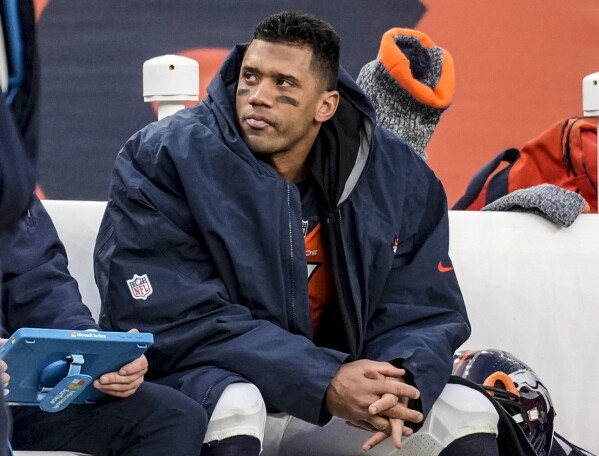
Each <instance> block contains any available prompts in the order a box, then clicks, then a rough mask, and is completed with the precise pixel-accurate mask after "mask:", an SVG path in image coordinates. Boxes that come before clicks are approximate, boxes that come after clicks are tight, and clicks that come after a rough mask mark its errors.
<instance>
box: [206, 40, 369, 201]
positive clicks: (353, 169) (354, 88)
mask: <svg viewBox="0 0 599 456" xmlns="http://www.w3.org/2000/svg"><path fill="white" fill-rule="evenodd" d="M248 45H249V44H248V43H244V44H238V45H236V46H235V47H234V48H233V49H232V50H231V52H230V53H229V55H228V56H227V58H226V59H225V61H224V62H223V64H222V66H221V68H220V70H219V71H218V73H217V75H216V76H215V77H214V78H213V80H212V82H211V83H210V85H209V86H208V97H207V98H206V99H205V100H204V102H205V103H206V104H207V105H208V107H209V108H210V109H211V110H212V112H213V113H214V115H215V116H216V118H217V122H218V123H219V125H220V126H221V131H231V132H235V134H236V135H237V136H238V137H239V138H241V133H240V130H239V126H238V125H237V121H236V113H235V96H236V95H235V94H236V88H237V80H238V76H239V71H240V69H241V64H242V61H243V56H244V54H245V51H246V50H247V47H248ZM337 90H338V91H339V93H340V95H341V101H340V104H339V108H338V109H337V112H336V113H335V115H334V116H333V118H332V119H330V120H329V121H327V122H325V123H324V124H323V125H322V127H321V130H320V133H319V135H318V137H317V139H316V141H315V144H314V146H313V152H312V153H311V172H312V174H313V176H314V177H315V179H316V181H317V182H318V183H319V184H320V187H321V188H322V190H323V192H324V195H325V198H326V199H327V201H328V206H329V208H330V209H332V208H334V207H336V206H337V205H339V204H340V203H341V202H343V201H344V200H345V199H346V198H347V196H348V195H349V193H351V190H352V189H353V187H354V185H355V183H356V182H357V179H358V178H359V176H360V174H361V172H362V170H363V168H364V166H365V164H366V159H367V157H368V154H369V150H370V143H371V137H372V130H373V125H374V123H375V111H374V107H373V105H372V104H371V102H370V100H369V99H368V97H367V96H366V95H365V94H364V92H362V90H361V89H360V87H359V86H358V85H357V84H356V83H355V82H354V80H353V79H352V78H351V76H350V75H349V73H347V71H345V69H344V68H342V67H340V68H339V79H338V82H337ZM223 127H226V128H223Z"/></svg>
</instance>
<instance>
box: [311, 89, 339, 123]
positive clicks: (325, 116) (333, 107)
mask: <svg viewBox="0 0 599 456" xmlns="http://www.w3.org/2000/svg"><path fill="white" fill-rule="evenodd" d="M337 106H339V92H337V91H336V90H331V91H326V92H324V93H323V94H322V95H321V96H320V100H319V103H318V109H317V110H316V116H315V117H314V120H316V121H317V122H320V123H322V122H326V121H327V120H329V119H330V118H331V117H333V114H335V111H337Z"/></svg>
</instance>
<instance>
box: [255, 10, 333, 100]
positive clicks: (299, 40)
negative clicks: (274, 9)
mask: <svg viewBox="0 0 599 456" xmlns="http://www.w3.org/2000/svg"><path fill="white" fill-rule="evenodd" d="M252 40H262V41H267V42H270V43H283V44H290V45H294V46H307V47H309V48H310V49H312V52H313V57H312V62H311V68H312V70H314V72H315V73H316V75H317V76H318V77H319V78H320V79H321V81H322V82H323V83H324V85H325V87H326V90H334V89H335V87H336V85H337V79H338V77H339V53H340V41H341V40H340V38H339V35H338V34H337V32H336V31H335V30H334V29H333V27H332V26H331V24H329V23H328V22H325V21H323V20H322V19H320V18H319V17H317V16H314V15H313V14H309V13H304V12H302V11H283V12H280V13H277V14H274V15H272V16H269V17H267V18H266V19H264V20H262V21H261V22H260V23H259V24H258V25H256V29H255V30H254V35H253V37H252Z"/></svg>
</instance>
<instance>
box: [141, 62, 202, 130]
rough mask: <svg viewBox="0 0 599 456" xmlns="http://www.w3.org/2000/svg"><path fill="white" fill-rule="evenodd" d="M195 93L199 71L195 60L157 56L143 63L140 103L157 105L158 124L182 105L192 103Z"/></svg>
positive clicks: (198, 87)
mask: <svg viewBox="0 0 599 456" xmlns="http://www.w3.org/2000/svg"><path fill="white" fill-rule="evenodd" d="M199 92H200V69H199V65H198V62H196V61H195V60H193V59H190V58H188V57H183V56H180V55H161V56H159V57H154V58H153V59H150V60H146V61H145V62H144V65H143V96H144V101H145V102H153V101H155V102H157V103H158V120H160V119H163V118H164V117H166V116H170V115H172V114H174V113H176V112H177V111H178V110H179V109H183V108H184V107H185V102H186V101H196V100H197V99H198V97H199Z"/></svg>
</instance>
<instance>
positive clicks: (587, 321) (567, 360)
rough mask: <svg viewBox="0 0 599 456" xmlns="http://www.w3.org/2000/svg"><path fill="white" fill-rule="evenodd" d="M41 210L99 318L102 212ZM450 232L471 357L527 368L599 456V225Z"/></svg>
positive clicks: (533, 223) (475, 221) (474, 215)
mask: <svg viewBox="0 0 599 456" xmlns="http://www.w3.org/2000/svg"><path fill="white" fill-rule="evenodd" d="M44 204H45V206H46V208H47V210H48V212H49V213H50V215H51V217H52V219H53V221H54V223H55V224H56V227H57V230H58V233H59V235H60V237H61V239H62V241H63V242H64V244H65V246H66V249H67V252H68V255H69V261H70V266H69V268H70V271H71V273H72V274H73V276H74V277H75V278H76V279H77V280H78V282H79V285H80V290H81V293H82V295H83V299H84V302H85V303H86V304H87V305H88V306H89V307H90V308H91V309H92V313H93V314H94V317H96V318H97V316H98V312H99V306H100V299H99V295H98V291H97V289H96V287H95V283H94V279H93V267H92V252H93V247H94V243H95V238H96V234H97V229H98V226H99V224H100V220H101V218H102V214H103V211H104V207H105V203H104V202H89V201H44ZM450 228H451V231H450V233H451V239H450V250H451V257H452V260H453V263H454V266H455V268H456V272H457V275H458V278H459V281H460V285H461V287H462V291H463V294H464V298H465V300H466V305H467V307H468V310H469V314H470V320H471V322H472V328H473V330H472V337H471V338H470V340H469V341H468V342H466V344H464V348H473V349H476V348H501V349H505V350H507V351H509V352H511V353H512V354H514V355H516V356H517V357H518V358H520V359H522V360H523V361H524V362H526V363H527V364H529V365H530V366H531V367H532V368H533V369H534V370H535V371H536V372H537V374H538V375H539V377H540V378H541V379H542V380H543V381H544V382H545V383H546V385H547V386H548V388H549V391H550V393H551V396H552V398H553V402H554V404H555V408H556V410H557V418H556V429H557V430H558V432H560V433H561V434H562V435H564V436H565V437H566V438H567V439H569V440H571V441H572V442H573V443H575V444H578V445H581V446H582V447H584V448H586V449H588V450H589V451H593V452H595V453H599V434H597V433H595V432H594V431H593V430H592V429H593V426H594V424H595V421H594V418H596V417H597V416H598V413H597V411H598V410H599V396H598V395H597V392H596V379H599V362H598V361H597V360H596V358H595V354H596V351H595V350H596V349H597V347H599V216H598V215H582V216H580V217H579V219H578V220H576V222H575V223H574V225H572V226H571V227H570V228H567V229H565V228H559V227H557V226H556V225H554V224H552V223H551V222H549V221H547V220H545V219H542V218H540V217H538V216H536V215H531V214H522V213H499V212H497V213H491V212H457V211H451V212H450ZM24 454H25V453H19V455H20V456H21V455H24ZM40 454H48V453H40ZM54 454H56V453H54Z"/></svg>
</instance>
